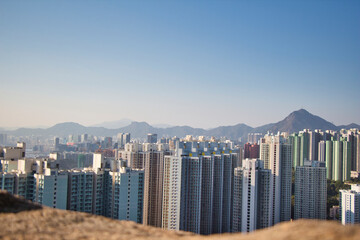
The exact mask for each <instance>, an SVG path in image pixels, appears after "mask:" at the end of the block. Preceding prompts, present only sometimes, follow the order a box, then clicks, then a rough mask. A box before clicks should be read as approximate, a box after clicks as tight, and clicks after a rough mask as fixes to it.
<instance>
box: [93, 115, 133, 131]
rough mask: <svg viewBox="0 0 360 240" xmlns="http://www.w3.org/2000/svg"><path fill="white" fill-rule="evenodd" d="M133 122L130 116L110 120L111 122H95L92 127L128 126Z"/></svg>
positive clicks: (112, 127)
mask: <svg viewBox="0 0 360 240" xmlns="http://www.w3.org/2000/svg"><path fill="white" fill-rule="evenodd" d="M131 122H133V120H131V119H128V118H123V119H121V120H118V121H109V122H102V123H98V124H94V125H91V126H90V127H104V128H110V129H117V128H122V127H126V126H128V125H129V124H131Z"/></svg>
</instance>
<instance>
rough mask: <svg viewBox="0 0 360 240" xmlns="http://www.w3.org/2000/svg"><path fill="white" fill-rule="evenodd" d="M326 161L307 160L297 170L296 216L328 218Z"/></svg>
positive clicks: (297, 217) (296, 217)
mask: <svg viewBox="0 0 360 240" xmlns="http://www.w3.org/2000/svg"><path fill="white" fill-rule="evenodd" d="M326 194H327V192H326V167H325V162H318V161H306V160H305V162H304V166H297V167H296V171H295V209H294V218H295V219H299V218H308V219H326V201H327V195H326Z"/></svg>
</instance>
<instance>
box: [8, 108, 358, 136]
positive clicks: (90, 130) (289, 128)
mask: <svg viewBox="0 0 360 240" xmlns="http://www.w3.org/2000/svg"><path fill="white" fill-rule="evenodd" d="M108 123H111V122H108ZM113 123H114V122H113ZM341 128H346V129H349V128H359V129H360V125H358V124H355V123H352V124H349V125H341V126H335V125H334V124H332V123H330V122H329V121H326V120H325V119H323V118H321V117H319V116H316V115H313V114H311V113H309V112H308V111H306V110H305V109H300V110H297V111H294V112H292V113H290V115H289V116H287V117H286V118H285V119H283V120H281V121H279V122H277V123H270V124H266V125H263V126H260V127H256V128H252V127H250V126H247V125H245V124H237V125H234V126H220V127H217V128H213V129H208V130H205V129H202V128H193V127H189V126H173V127H166V128H163V127H154V126H151V125H150V124H148V123H146V122H131V123H130V124H129V125H127V126H124V127H121V128H115V129H112V128H105V127H95V126H92V127H85V126H83V125H80V124H78V123H74V122H66V123H59V124H56V125H55V126H52V127H50V128H46V129H41V128H19V129H17V130H13V131H9V130H2V131H1V133H8V134H9V135H15V136H30V135H34V136H60V137H64V136H68V135H70V134H75V135H76V134H77V135H79V134H83V133H87V134H91V135H95V136H114V135H116V134H118V133H130V134H131V136H132V137H133V138H144V137H145V136H146V134H147V133H156V134H158V137H162V136H167V137H170V136H177V137H184V136H186V135H194V136H200V135H204V136H215V137H227V138H230V139H233V140H237V139H238V138H240V137H241V138H243V139H245V140H246V139H247V135H248V133H255V132H257V133H266V132H268V131H270V132H273V133H277V132H289V133H293V132H298V131H300V130H303V129H312V130H315V129H322V130H339V129H341Z"/></svg>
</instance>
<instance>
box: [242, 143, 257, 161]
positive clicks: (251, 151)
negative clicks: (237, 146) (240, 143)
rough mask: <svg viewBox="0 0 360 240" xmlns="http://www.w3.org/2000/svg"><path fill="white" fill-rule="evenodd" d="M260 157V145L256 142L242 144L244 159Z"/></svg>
mask: <svg viewBox="0 0 360 240" xmlns="http://www.w3.org/2000/svg"><path fill="white" fill-rule="evenodd" d="M259 157H260V146H259V145H258V144H257V143H254V144H250V143H246V144H245V145H244V159H245V158H259Z"/></svg>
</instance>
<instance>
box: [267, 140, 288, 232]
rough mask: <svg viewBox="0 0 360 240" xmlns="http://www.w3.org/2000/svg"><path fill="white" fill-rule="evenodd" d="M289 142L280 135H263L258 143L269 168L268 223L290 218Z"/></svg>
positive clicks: (273, 223) (271, 223) (272, 223)
mask: <svg viewBox="0 0 360 240" xmlns="http://www.w3.org/2000/svg"><path fill="white" fill-rule="evenodd" d="M291 157H292V155H291V144H289V143H287V141H286V139H285V138H284V137H282V136H281V135H279V134H278V135H276V136H273V135H265V137H264V138H262V139H261V143H260V159H261V160H263V161H264V168H265V169H270V170H271V174H272V175H271V179H270V184H271V191H270V199H269V201H270V206H271V211H270V220H271V221H270V225H275V224H277V223H279V222H282V221H289V220H290V218H291V170H292V158H291Z"/></svg>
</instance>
